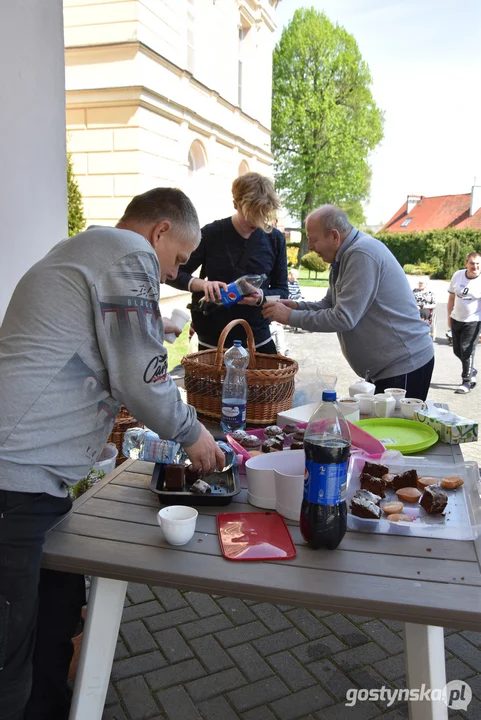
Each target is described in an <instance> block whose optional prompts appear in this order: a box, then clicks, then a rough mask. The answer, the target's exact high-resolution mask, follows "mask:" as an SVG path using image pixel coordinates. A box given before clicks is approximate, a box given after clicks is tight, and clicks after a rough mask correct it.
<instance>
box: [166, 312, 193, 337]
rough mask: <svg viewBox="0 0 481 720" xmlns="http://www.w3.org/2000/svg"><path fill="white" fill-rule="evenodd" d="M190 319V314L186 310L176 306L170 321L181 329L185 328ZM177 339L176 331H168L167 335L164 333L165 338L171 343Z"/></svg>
mask: <svg viewBox="0 0 481 720" xmlns="http://www.w3.org/2000/svg"><path fill="white" fill-rule="evenodd" d="M189 320H190V315H189V313H188V312H186V311H185V310H179V308H174V310H172V315H171V317H170V322H171V323H173V324H174V325H175V327H177V328H179V330H183V329H184V327H185V325H186V324H187V323H188V322H189ZM175 339H176V335H175V333H167V334H166V335H164V340H166V341H167V342H169V343H173V342H174V340H175Z"/></svg>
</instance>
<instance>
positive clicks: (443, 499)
mask: <svg viewBox="0 0 481 720" xmlns="http://www.w3.org/2000/svg"><path fill="white" fill-rule="evenodd" d="M419 504H420V505H421V507H423V508H424V509H425V510H426V512H427V513H429V514H430V515H441V513H443V512H444V508H445V507H446V505H447V504H448V496H447V495H446V493H445V492H444V490H443V489H442V488H440V487H439V485H428V487H427V488H426V489H425V491H424V494H423V496H422V498H421V500H420V501H419Z"/></svg>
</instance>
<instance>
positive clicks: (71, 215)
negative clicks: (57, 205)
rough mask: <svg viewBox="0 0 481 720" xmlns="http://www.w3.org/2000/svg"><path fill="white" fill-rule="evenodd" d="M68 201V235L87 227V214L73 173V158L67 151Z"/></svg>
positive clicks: (70, 235)
mask: <svg viewBox="0 0 481 720" xmlns="http://www.w3.org/2000/svg"><path fill="white" fill-rule="evenodd" d="M67 202H68V236H69V237H72V235H76V234H77V233H79V232H82V230H83V229H84V227H85V215H84V208H83V203H82V195H81V193H80V189H79V186H78V183H77V181H76V179H75V176H74V174H73V166H72V158H71V156H70V153H67Z"/></svg>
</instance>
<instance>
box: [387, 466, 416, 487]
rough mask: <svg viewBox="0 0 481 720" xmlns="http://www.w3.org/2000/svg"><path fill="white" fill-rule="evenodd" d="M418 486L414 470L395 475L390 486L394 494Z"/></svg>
mask: <svg viewBox="0 0 481 720" xmlns="http://www.w3.org/2000/svg"><path fill="white" fill-rule="evenodd" d="M417 486H418V474H417V472H416V470H406V472H403V473H401V474H400V475H395V476H394V477H393V479H392V482H391V486H390V487H392V489H393V490H394V492H396V490H401V488H405V487H413V488H415V487H417Z"/></svg>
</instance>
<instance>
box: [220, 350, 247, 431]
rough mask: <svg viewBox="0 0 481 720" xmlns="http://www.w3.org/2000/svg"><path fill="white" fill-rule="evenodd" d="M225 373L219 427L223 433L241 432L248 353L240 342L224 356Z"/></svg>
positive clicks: (244, 405)
mask: <svg viewBox="0 0 481 720" xmlns="http://www.w3.org/2000/svg"><path fill="white" fill-rule="evenodd" d="M224 364H225V366H226V368H227V373H226V376H225V379H224V384H223V385H222V415H221V420H220V426H221V428H222V430H223V431H224V432H225V433H231V432H233V431H234V430H243V429H244V428H245V426H246V403H247V379H246V368H247V366H248V364H249V353H248V352H247V350H246V349H245V348H244V347H242V343H241V341H240V340H234V344H233V346H232V347H231V348H229V350H227V352H226V353H225V354H224Z"/></svg>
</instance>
